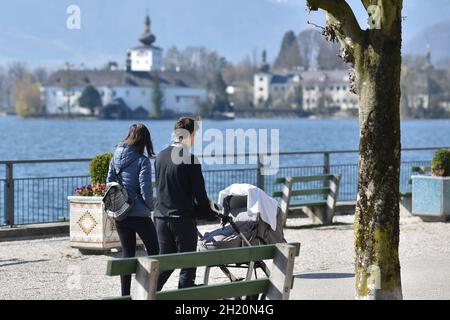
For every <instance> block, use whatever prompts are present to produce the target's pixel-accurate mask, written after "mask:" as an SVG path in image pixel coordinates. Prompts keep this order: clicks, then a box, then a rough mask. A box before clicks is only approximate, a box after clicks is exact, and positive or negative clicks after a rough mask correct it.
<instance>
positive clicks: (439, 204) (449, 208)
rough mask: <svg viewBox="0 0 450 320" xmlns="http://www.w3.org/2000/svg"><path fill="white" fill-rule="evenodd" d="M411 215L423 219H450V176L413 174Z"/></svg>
mask: <svg viewBox="0 0 450 320" xmlns="http://www.w3.org/2000/svg"><path fill="white" fill-rule="evenodd" d="M412 181H413V183H412V188H413V201H412V213H413V215H416V216H419V217H421V218H422V219H423V220H424V221H449V220H450V178H441V177H431V176H413V177H412Z"/></svg>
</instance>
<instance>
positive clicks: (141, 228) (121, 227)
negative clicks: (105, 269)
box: [116, 217, 159, 296]
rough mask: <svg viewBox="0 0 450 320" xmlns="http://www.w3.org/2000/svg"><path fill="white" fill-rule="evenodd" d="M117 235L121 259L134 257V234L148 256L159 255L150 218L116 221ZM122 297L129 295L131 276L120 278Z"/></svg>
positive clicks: (131, 218)
mask: <svg viewBox="0 0 450 320" xmlns="http://www.w3.org/2000/svg"><path fill="white" fill-rule="evenodd" d="M116 228H117V233H118V234H119V238H120V243H121V244H122V250H123V257H124V258H132V257H134V256H135V255H136V234H138V235H139V237H140V238H141V240H142V242H144V245H145V249H146V250H147V254H148V255H149V256H153V255H157V254H159V246H158V237H157V236H156V229H155V225H154V224H153V221H152V219H151V218H143V217H142V218H141V217H128V218H126V219H125V220H123V221H121V222H117V221H116ZM120 281H121V284H122V296H129V295H130V293H131V275H130V276H121V277H120Z"/></svg>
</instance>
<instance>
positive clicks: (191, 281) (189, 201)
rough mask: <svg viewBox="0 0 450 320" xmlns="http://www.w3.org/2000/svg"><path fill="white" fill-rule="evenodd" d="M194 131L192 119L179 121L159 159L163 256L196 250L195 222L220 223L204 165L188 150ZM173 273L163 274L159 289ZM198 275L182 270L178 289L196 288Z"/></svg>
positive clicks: (158, 219) (157, 216)
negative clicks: (213, 206)
mask: <svg viewBox="0 0 450 320" xmlns="http://www.w3.org/2000/svg"><path fill="white" fill-rule="evenodd" d="M195 130H196V128H195V121H194V120H193V119H190V118H182V119H180V120H179V121H178V122H177V123H176V125H175V135H174V140H175V142H174V143H173V144H172V145H171V146H170V147H168V148H166V149H165V150H163V151H162V152H161V153H160V154H159V155H158V157H157V158H156V163H155V166H156V188H157V197H158V200H157V205H156V209H155V223H156V230H157V234H158V242H159V247H160V253H161V254H170V253H179V252H193V251H196V250H197V221H196V219H197V218H201V219H205V220H209V221H215V220H217V215H216V214H215V213H214V212H213V211H212V210H211V207H210V201H209V199H208V196H207V193H206V190H205V181H204V179H203V174H202V169H201V165H200V164H199V161H198V159H197V158H196V157H195V156H194V155H192V154H191V153H190V151H189V149H190V148H191V146H192V143H193V141H194V137H195ZM172 272H173V271H168V272H163V273H161V274H160V276H159V280H158V290H161V289H162V287H163V286H164V284H165V283H166V282H167V280H168V279H169V277H170V275H171V274H172ZM195 274H196V269H195V268H194V269H183V270H181V272H180V280H179V284H178V286H179V288H189V287H193V286H194V285H195Z"/></svg>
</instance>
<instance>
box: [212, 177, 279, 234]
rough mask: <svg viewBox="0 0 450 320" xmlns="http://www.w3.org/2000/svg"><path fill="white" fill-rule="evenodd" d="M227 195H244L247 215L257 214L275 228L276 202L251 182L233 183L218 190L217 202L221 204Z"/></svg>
mask: <svg viewBox="0 0 450 320" xmlns="http://www.w3.org/2000/svg"><path fill="white" fill-rule="evenodd" d="M229 196H246V197H247V206H246V207H247V214H248V215H249V216H256V215H258V214H259V215H260V217H261V219H262V220H263V221H264V222H265V223H267V224H268V225H270V227H271V228H272V230H273V231H276V230H277V213H278V202H277V201H276V200H275V199H274V198H272V197H269V196H268V195H267V194H266V193H265V192H264V191H263V190H261V189H259V188H258V187H255V186H253V185H251V184H233V185H231V186H229V187H228V188H226V189H225V190H222V191H221V192H220V194H219V203H221V204H223V203H224V200H225V198H227V197H229Z"/></svg>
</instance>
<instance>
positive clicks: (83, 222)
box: [68, 197, 121, 251]
mask: <svg viewBox="0 0 450 320" xmlns="http://www.w3.org/2000/svg"><path fill="white" fill-rule="evenodd" d="M68 199H69V203H70V246H71V247H73V248H77V249H80V250H82V251H91V250H92V251H107V250H110V249H114V248H120V247H121V246H120V240H119V236H118V234H117V231H116V229H115V226H114V223H113V221H112V220H111V219H109V218H108V216H107V215H106V213H105V212H104V210H103V204H102V198H101V197H69V198H68Z"/></svg>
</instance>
